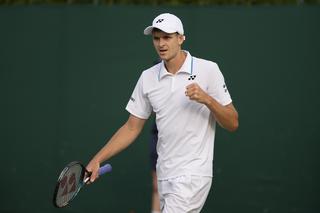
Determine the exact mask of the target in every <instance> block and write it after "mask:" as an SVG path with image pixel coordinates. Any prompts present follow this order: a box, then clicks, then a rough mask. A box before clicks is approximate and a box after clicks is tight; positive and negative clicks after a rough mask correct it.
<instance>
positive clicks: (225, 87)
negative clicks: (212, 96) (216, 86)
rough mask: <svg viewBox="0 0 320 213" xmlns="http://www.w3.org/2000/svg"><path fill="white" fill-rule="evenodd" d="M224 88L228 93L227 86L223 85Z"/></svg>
mask: <svg viewBox="0 0 320 213" xmlns="http://www.w3.org/2000/svg"><path fill="white" fill-rule="evenodd" d="M223 88H224V92H227V91H228V89H227V86H226V85H225V84H224V85H223Z"/></svg>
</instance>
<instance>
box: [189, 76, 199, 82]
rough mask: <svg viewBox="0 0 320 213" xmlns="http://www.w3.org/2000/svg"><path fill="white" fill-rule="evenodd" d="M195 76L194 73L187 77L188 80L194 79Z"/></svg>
mask: <svg viewBox="0 0 320 213" xmlns="http://www.w3.org/2000/svg"><path fill="white" fill-rule="evenodd" d="M196 77H197V76H196V75H190V77H189V78H188V80H189V81H190V80H194V79H195V78H196Z"/></svg>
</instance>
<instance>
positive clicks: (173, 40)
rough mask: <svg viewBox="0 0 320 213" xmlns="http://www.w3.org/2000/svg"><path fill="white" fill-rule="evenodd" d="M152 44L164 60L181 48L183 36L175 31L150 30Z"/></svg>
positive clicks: (170, 57)
mask: <svg viewBox="0 0 320 213" xmlns="http://www.w3.org/2000/svg"><path fill="white" fill-rule="evenodd" d="M152 39H153V45H154V48H155V49H156V51H157V53H158V55H159V57H160V58H161V59H162V60H164V61H170V60H171V59H173V58H175V57H176V56H177V55H178V53H179V52H180V50H181V45H182V43H183V41H184V40H183V36H182V35H179V34H177V33H170V34H169V33H165V32H163V31H160V30H159V31H158V30H156V31H153V32H152Z"/></svg>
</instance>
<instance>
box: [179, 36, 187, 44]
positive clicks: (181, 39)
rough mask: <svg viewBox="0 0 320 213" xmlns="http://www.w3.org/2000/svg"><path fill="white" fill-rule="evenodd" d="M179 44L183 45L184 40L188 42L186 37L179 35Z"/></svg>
mask: <svg viewBox="0 0 320 213" xmlns="http://www.w3.org/2000/svg"><path fill="white" fill-rule="evenodd" d="M178 39H179V44H180V45H182V44H183V42H184V40H186V37H185V36H184V35H179V38H178Z"/></svg>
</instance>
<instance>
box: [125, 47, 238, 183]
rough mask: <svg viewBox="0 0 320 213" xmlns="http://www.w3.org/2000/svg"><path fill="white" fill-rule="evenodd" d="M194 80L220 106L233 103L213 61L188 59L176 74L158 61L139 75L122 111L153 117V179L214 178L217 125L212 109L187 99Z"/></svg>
mask: <svg viewBox="0 0 320 213" xmlns="http://www.w3.org/2000/svg"><path fill="white" fill-rule="evenodd" d="M194 82H196V83H197V84H198V85H199V86H200V87H201V88H202V89H203V90H204V91H206V92H207V93H208V94H209V95H210V96H212V97H213V98H214V99H215V100H217V101H218V102H219V103H220V104H222V105H227V104H230V103H231V102H232V100H231V97H230V94H229V92H228V90H227V87H226V84H225V82H224V78H223V75H222V73H221V72H220V70H219V67H218V66H217V64H216V63H214V62H211V61H207V60H203V59H199V58H196V57H192V56H191V55H190V53H189V52H187V57H186V60H185V62H184V64H183V65H182V67H181V69H180V70H179V71H178V72H177V73H176V74H174V75H173V74H171V73H169V72H168V71H167V70H166V68H165V66H164V62H161V63H159V64H157V65H155V66H153V67H151V68H149V69H147V70H145V71H143V73H142V74H141V76H140V78H139V80H138V82H137V84H136V87H135V89H134V91H133V93H132V96H131V98H130V100H129V102H128V104H127V107H126V110H127V111H128V112H129V113H131V114H132V115H134V116H136V117H139V118H142V119H148V117H149V116H150V114H151V113H152V111H154V112H155V114H156V123H157V127H158V143H157V152H158V161H157V167H156V169H157V176H158V179H159V180H164V179H168V178H173V177H177V176H181V175H200V176H210V177H211V176H212V173H213V171H212V170H213V165H212V163H213V153H214V150H213V149H214V137H215V127H216V121H215V119H214V117H213V116H212V114H211V113H210V110H209V109H208V108H207V107H206V106H205V105H204V104H200V103H197V102H196V101H192V100H189V98H188V97H187V96H186V95H185V91H186V86H187V85H189V84H191V83H194Z"/></svg>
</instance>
